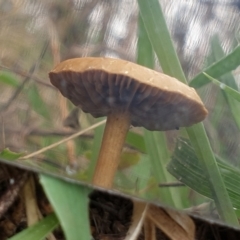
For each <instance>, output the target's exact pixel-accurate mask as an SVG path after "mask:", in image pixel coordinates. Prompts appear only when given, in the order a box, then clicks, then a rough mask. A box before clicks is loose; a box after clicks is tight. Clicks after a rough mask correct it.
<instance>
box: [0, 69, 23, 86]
mask: <svg viewBox="0 0 240 240" xmlns="http://www.w3.org/2000/svg"><path fill="white" fill-rule="evenodd" d="M0 83H4V84H6V85H9V86H11V87H15V88H17V87H18V86H19V81H18V80H17V78H16V77H15V76H14V75H13V74H12V73H10V72H6V71H1V72H0Z"/></svg>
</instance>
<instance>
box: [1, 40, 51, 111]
mask: <svg viewBox="0 0 240 240" xmlns="http://www.w3.org/2000/svg"><path fill="white" fill-rule="evenodd" d="M47 47H48V43H45V45H44V46H43V49H42V51H41V53H40V56H39V58H38V60H37V62H36V63H34V64H33V66H32V67H31V68H30V70H29V75H28V76H27V77H26V78H25V79H24V81H23V82H22V84H21V85H20V86H19V87H18V88H17V89H16V91H15V92H14V93H13V95H12V96H11V98H10V99H9V100H8V102H7V103H6V104H5V105H4V106H3V107H2V108H1V111H6V110H7V109H8V108H9V107H10V106H11V104H12V103H13V102H14V100H15V99H16V98H17V97H18V95H19V94H20V93H21V91H22V90H23V88H24V86H25V85H26V84H27V83H28V82H29V81H30V80H31V77H32V75H33V74H34V72H35V70H36V69H37V68H38V66H39V64H40V61H41V59H42V58H43V56H44V54H45V52H46V50H47Z"/></svg>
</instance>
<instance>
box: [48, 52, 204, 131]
mask: <svg viewBox="0 0 240 240" xmlns="http://www.w3.org/2000/svg"><path fill="white" fill-rule="evenodd" d="M49 76H50V81H51V83H52V84H53V85H54V86H55V87H57V88H58V89H59V90H60V92H61V93H62V95H63V96H65V97H67V98H68V99H70V100H71V101H72V103H73V104H75V105H76V106H79V107H80V108H81V109H82V110H83V111H84V112H86V113H91V114H92V115H93V116H94V117H102V116H107V115H108V114H109V113H111V112H112V111H113V110H116V109H119V111H125V110H128V111H129V112H130V115H131V124H132V125H133V126H143V127H145V128H147V129H149V130H160V131H164V130H171V129H175V128H178V127H188V126H191V125H193V124H195V123H198V122H200V121H202V120H203V119H204V118H205V117H206V115H207V110H206V108H205V107H204V105H203V103H202V101H201V99H200V98H199V96H198V94H197V93H196V91H195V89H193V88H191V87H189V86H187V85H185V84H183V83H182V82H180V81H178V80H177V79H175V78H172V77H170V76H167V75H165V74H163V73H159V72H156V71H154V70H151V69H148V68H146V67H143V66H140V65H137V64H135V63H132V62H128V61H124V60H120V59H111V58H91V57H89V58H75V59H69V60H66V61H63V62H61V63H60V64H58V65H57V66H56V67H55V68H54V69H53V70H52V71H51V72H50V74H49Z"/></svg>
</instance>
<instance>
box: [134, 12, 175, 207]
mask: <svg viewBox="0 0 240 240" xmlns="http://www.w3.org/2000/svg"><path fill="white" fill-rule="evenodd" d="M138 23H139V27H138V34H139V35H138V59H137V62H138V63H139V64H141V65H145V66H147V67H149V68H154V55H153V49H152V46H151V43H150V41H149V38H148V35H147V32H146V30H145V27H144V24H143V21H142V18H141V16H140V15H139V22H138ZM144 139H145V145H146V149H147V153H148V155H149V156H150V161H151V164H152V166H153V167H152V171H153V174H154V176H155V179H156V180H157V182H158V183H163V182H167V181H168V178H167V175H168V173H167V171H166V168H165V163H166V160H168V159H169V158H170V156H169V152H168V151H167V144H166V139H165V136H164V135H163V133H159V132H151V131H148V130H144ZM159 194H160V198H161V200H162V201H163V202H164V203H168V204H169V205H170V206H175V203H174V198H173V195H172V194H173V192H171V190H170V189H168V188H165V189H160V188H159Z"/></svg>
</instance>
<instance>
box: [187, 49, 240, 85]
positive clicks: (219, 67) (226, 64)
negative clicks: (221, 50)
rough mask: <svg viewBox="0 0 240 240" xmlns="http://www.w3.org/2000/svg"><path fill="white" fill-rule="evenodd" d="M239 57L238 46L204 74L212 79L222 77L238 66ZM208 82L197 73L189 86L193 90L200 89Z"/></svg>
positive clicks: (204, 76)
mask: <svg viewBox="0 0 240 240" xmlns="http://www.w3.org/2000/svg"><path fill="white" fill-rule="evenodd" d="M239 56H240V46H238V47H236V48H235V49H234V50H233V51H232V52H231V53H230V54H228V55H227V56H226V57H223V58H222V59H221V60H219V61H217V62H216V63H214V64H213V65H211V66H210V67H208V68H207V69H205V70H204V72H205V73H207V74H208V75H210V76H212V77H214V78H219V77H221V76H222V75H224V74H226V73H228V72H230V71H233V70H234V69H236V68H237V67H238V66H239V65H240V58H239ZM209 82H210V80H209V79H208V78H207V77H206V75H204V74H203V73H199V74H198V75H197V76H196V77H194V78H193V79H192V81H191V82H190V84H189V85H190V86H191V87H194V88H200V87H202V86H204V85H206V84H207V83H209Z"/></svg>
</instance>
